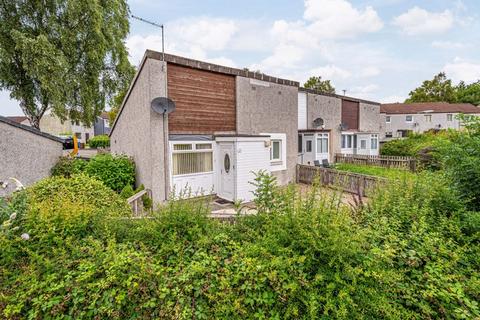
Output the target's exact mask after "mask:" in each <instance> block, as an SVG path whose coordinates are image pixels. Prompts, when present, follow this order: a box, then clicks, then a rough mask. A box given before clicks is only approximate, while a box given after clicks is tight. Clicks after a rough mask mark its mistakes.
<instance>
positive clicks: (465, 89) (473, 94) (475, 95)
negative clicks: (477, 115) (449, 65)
mask: <svg viewBox="0 0 480 320" xmlns="http://www.w3.org/2000/svg"><path fill="white" fill-rule="evenodd" d="M456 91H457V93H456V95H457V101H458V102H463V103H471V104H473V105H476V106H479V105H480V80H478V81H477V82H474V83H471V84H465V82H463V81H461V82H460V83H459V84H458V86H457V87H456Z"/></svg>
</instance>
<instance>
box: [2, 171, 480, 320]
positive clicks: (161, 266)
mask: <svg viewBox="0 0 480 320" xmlns="http://www.w3.org/2000/svg"><path fill="white" fill-rule="evenodd" d="M257 178H258V179H257V181H256V184H257V191H256V194H257V195H259V199H258V204H259V207H258V210H259V212H258V214H256V215H248V216H243V217H238V218H237V220H236V221H235V223H234V224H221V223H219V222H218V221H215V220H213V219H210V218H209V217H208V215H209V214H210V207H209V200H208V199H189V200H180V201H173V202H170V203H168V204H166V205H165V206H163V207H161V208H159V209H158V210H157V211H156V212H155V213H154V215H153V217H150V218H149V219H115V220H108V219H107V220H106V221H100V222H101V223H99V222H97V219H92V218H91V214H85V215H84V216H85V218H86V220H89V221H92V222H91V223H89V224H88V225H90V226H91V227H90V228H87V227H85V225H87V224H85V225H84V226H81V227H75V224H73V223H72V222H73V220H75V219H72V217H71V216H72V214H71V213H70V210H62V207H61V206H60V204H59V202H60V201H63V202H72V201H73V199H77V198H79V197H80V198H81V199H83V200H82V202H85V203H87V204H88V203H90V202H92V203H93V204H94V205H93V206H92V207H91V208H97V207H99V206H102V201H103V200H102V199H104V198H105V197H107V199H108V197H110V196H115V198H116V199H117V200H118V199H119V196H118V195H115V194H114V193H113V192H112V191H110V190H109V189H107V188H105V187H103V192H105V194H104V195H102V196H100V194H98V193H96V192H93V191H92V190H97V188H94V189H90V188H86V190H84V191H82V192H81V193H80V194H78V192H79V190H83V189H82V188H83V187H81V186H79V185H77V184H73V182H70V183H69V188H68V190H64V187H62V186H61V185H63V183H64V182H67V181H71V180H74V179H77V180H78V182H77V183H78V184H85V183H88V181H87V180H86V179H88V180H89V181H90V182H91V183H93V184H99V186H98V187H101V183H100V182H98V181H95V180H92V179H90V178H88V177H85V176H74V177H73V178H72V179H64V178H52V179H53V180H52V179H48V180H50V182H49V183H47V182H45V183H43V184H39V185H37V186H36V188H38V190H37V193H38V194H36V195H35V199H34V198H33V197H31V198H30V199H29V208H30V209H29V210H28V212H27V215H26V217H27V220H26V221H27V222H28V224H27V223H25V224H23V227H29V228H31V229H32V230H33V231H34V232H33V233H32V234H33V237H32V238H31V239H30V240H29V241H22V240H19V237H11V236H5V235H3V234H2V233H0V248H2V250H0V283H2V286H1V287H0V314H1V317H2V318H7V319H20V318H31V319H43V318H62V317H70V318H98V319H111V318H114V319H132V318H138V319H150V318H159V319H191V318H195V319H245V318H252V319H253V318H262V319H265V318H273V319H280V318H284V319H330V318H332V319H438V318H440V319H452V318H463V319H476V318H478V317H479V316H480V310H479V306H478V300H479V297H480V281H479V280H478V268H479V266H480V258H479V257H480V249H479V246H478V240H479V237H478V233H477V231H476V230H478V228H477V227H478V215H477V214H472V212H467V211H465V210H464V204H463V202H462V201H460V200H459V199H458V197H457V194H456V192H454V191H453V192H452V190H451V189H450V187H449V181H448V180H446V179H445V177H444V176H442V175H440V174H438V173H435V174H432V173H428V172H426V173H422V174H420V175H419V176H418V177H417V178H415V177H413V178H412V179H405V180H399V181H396V182H392V185H390V186H389V187H388V188H384V189H382V190H380V191H378V193H377V194H376V196H375V197H373V198H371V199H369V201H368V202H367V204H366V205H365V206H364V207H363V208H361V209H359V210H356V211H355V213H354V214H352V211H351V210H350V207H349V206H345V205H343V204H342V203H341V201H340V200H341V198H340V196H341V195H340V194H336V193H334V194H333V195H332V192H325V191H323V190H322V189H320V188H318V186H317V185H316V184H315V185H314V186H313V187H312V188H311V189H310V190H309V191H307V192H305V191H304V192H299V191H298V190H296V189H294V187H293V186H289V187H279V186H277V185H276V184H275V181H274V178H272V177H271V176H270V175H268V174H266V173H260V174H259V175H258V176H257ZM61 179H63V180H61ZM51 185H54V186H56V187H55V188H53V187H52V189H49V188H50V187H49V186H51ZM40 186H41V187H40ZM27 191H28V193H29V194H30V193H32V192H33V191H32V190H31V189H29V190H27ZM51 195H55V196H53V197H52V196H51ZM83 195H88V196H86V197H84V196H83ZM56 197H60V198H59V199H58V200H55V199H49V198H56ZM49 202H51V203H52V205H53V206H52V205H49V206H47V208H52V209H51V211H52V212H50V214H49V215H44V216H41V217H39V218H37V216H38V215H39V213H38V212H39V210H38V209H36V208H37V206H36V205H35V203H39V204H40V205H44V206H46V205H47V204H48V203H49ZM55 206H58V207H60V210H57V209H56V208H55ZM32 210H33V211H32ZM112 211H113V212H118V211H121V210H117V209H115V210H112ZM58 212H60V213H58ZM74 212H75V214H73V215H78V213H80V214H81V215H83V212H84V211H82V209H78V210H77V208H75V210H74ZM107 212H110V209H108V210H107ZM31 214H33V215H34V216H32V217H30V215H31ZM35 215H36V216H35ZM93 215H94V216H95V214H93ZM107 216H110V215H109V214H107ZM48 217H50V218H48ZM34 221H37V224H36V225H33V222H34ZM45 226H48V227H45ZM67 226H68V228H67ZM92 226H93V227H92ZM95 226H96V227H95ZM103 226H105V227H106V228H103ZM104 230H107V231H108V232H105V231H104ZM99 231H100V232H99ZM466 233H467V234H466ZM45 234H47V235H49V236H50V237H46V236H45ZM52 239H53V240H52ZM46 240H49V242H46Z"/></svg>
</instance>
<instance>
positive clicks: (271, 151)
mask: <svg viewBox="0 0 480 320" xmlns="http://www.w3.org/2000/svg"><path fill="white" fill-rule="evenodd" d="M276 143H278V149H279V150H278V158H274V157H273V146H274V145H275V144H276ZM271 144H272V145H271V146H270V162H278V161H282V140H280V139H272V140H271Z"/></svg>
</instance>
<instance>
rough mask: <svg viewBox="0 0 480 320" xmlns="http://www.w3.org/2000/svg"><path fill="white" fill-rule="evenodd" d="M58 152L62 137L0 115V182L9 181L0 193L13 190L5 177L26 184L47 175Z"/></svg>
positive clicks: (61, 150)
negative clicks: (7, 185)
mask: <svg viewBox="0 0 480 320" xmlns="http://www.w3.org/2000/svg"><path fill="white" fill-rule="evenodd" d="M62 152H63V140H62V139H60V138H58V137H55V136H53V135H50V134H48V133H44V132H41V131H38V130H37V129H34V128H32V127H30V126H26V125H23V124H20V123H17V122H15V121H13V120H11V119H9V118H6V117H2V116H0V181H2V182H5V181H7V182H9V187H7V188H6V189H3V188H1V187H0V196H5V195H8V194H10V193H11V192H13V191H14V190H15V189H14V188H12V186H13V182H12V181H8V179H9V178H16V179H18V180H19V181H20V182H21V183H22V184H23V185H25V186H28V185H30V184H33V183H35V182H36V181H38V180H40V179H43V178H45V177H48V176H49V175H50V170H51V168H52V167H53V166H54V165H55V163H56V162H57V161H58V158H59V157H60V156H62Z"/></svg>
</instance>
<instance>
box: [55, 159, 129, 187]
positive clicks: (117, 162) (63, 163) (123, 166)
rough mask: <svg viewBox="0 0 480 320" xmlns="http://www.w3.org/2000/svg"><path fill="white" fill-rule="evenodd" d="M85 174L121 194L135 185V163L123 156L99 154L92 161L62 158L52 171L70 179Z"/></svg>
mask: <svg viewBox="0 0 480 320" xmlns="http://www.w3.org/2000/svg"><path fill="white" fill-rule="evenodd" d="M79 173H85V174H87V175H89V176H91V177H94V178H96V179H98V180H99V181H102V182H103V183H104V184H105V185H106V186H107V187H109V188H110V189H112V190H114V191H116V192H118V193H120V192H121V191H122V190H123V188H125V187H126V186H128V185H130V186H131V187H133V185H134V184H135V163H134V162H133V160H132V159H130V158H129V157H127V156H123V155H111V154H108V153H107V154H98V155H96V156H95V157H93V158H92V159H90V160H83V159H78V158H69V157H62V158H60V160H59V161H58V162H57V164H56V165H55V166H54V167H53V169H52V175H53V176H61V177H66V178H69V177H71V176H73V175H75V174H79Z"/></svg>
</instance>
